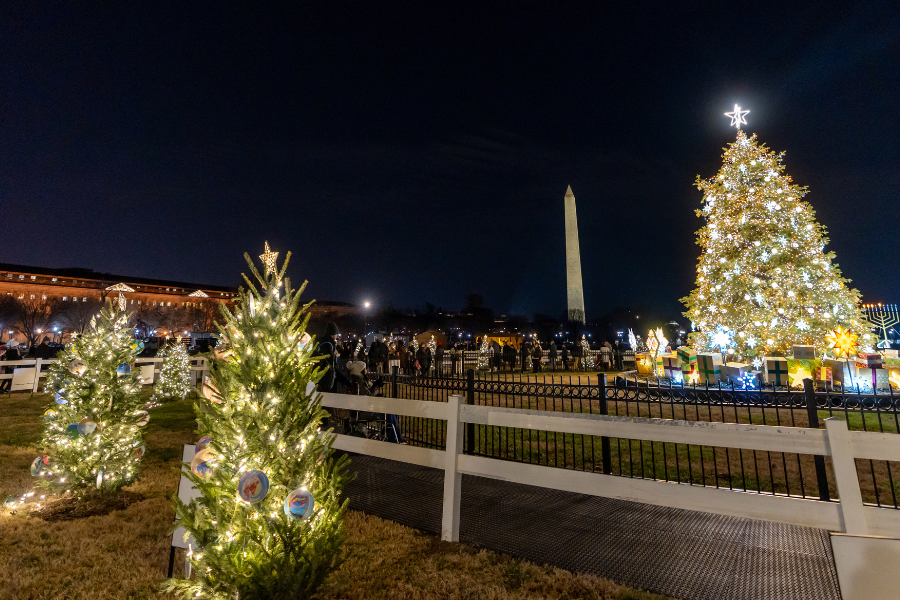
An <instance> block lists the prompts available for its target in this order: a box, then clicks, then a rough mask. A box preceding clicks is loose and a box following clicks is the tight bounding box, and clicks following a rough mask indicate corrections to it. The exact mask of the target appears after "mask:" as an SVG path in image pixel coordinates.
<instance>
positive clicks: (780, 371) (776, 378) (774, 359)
mask: <svg viewBox="0 0 900 600" xmlns="http://www.w3.org/2000/svg"><path fill="white" fill-rule="evenodd" d="M763 375H764V376H765V379H766V383H769V384H772V385H788V364H787V359H786V358H784V357H781V356H764V357H763Z"/></svg>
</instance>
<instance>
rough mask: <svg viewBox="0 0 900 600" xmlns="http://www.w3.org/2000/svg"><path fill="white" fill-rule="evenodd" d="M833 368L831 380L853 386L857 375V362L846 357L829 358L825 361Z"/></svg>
mask: <svg viewBox="0 0 900 600" xmlns="http://www.w3.org/2000/svg"><path fill="white" fill-rule="evenodd" d="M825 364H826V366H828V367H829V368H830V369H831V382H832V383H839V384H841V385H842V386H847V387H851V386H853V378H854V377H856V363H855V362H854V361H851V360H847V359H846V358H829V359H827V360H826V361H825Z"/></svg>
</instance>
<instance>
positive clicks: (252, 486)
mask: <svg viewBox="0 0 900 600" xmlns="http://www.w3.org/2000/svg"><path fill="white" fill-rule="evenodd" d="M268 493H269V478H268V477H266V474H265V473H263V472H262V471H260V470H258V469H254V470H252V471H248V472H246V473H244V474H243V475H241V479H240V481H239V482H238V495H239V496H240V497H241V500H243V501H244V502H249V503H250V504H256V503H257V502H262V501H263V499H264V498H265V497H266V494H268Z"/></svg>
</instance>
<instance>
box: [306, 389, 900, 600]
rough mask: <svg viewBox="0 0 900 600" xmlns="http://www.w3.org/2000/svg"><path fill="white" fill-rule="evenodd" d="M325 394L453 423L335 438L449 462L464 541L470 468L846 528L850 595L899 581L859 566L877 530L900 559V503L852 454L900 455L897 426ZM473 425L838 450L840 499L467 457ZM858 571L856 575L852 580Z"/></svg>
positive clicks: (842, 574) (446, 513) (446, 508)
mask: <svg viewBox="0 0 900 600" xmlns="http://www.w3.org/2000/svg"><path fill="white" fill-rule="evenodd" d="M322 396H323V400H322V404H323V406H326V407H331V408H343V409H349V410H362V411H369V412H376V413H388V414H396V415H406V416H410V417H423V418H428V419H439V420H443V421H446V422H447V442H446V448H447V449H446V451H444V450H432V449H428V448H417V447H413V446H404V445H398V444H391V443H388V442H381V441H374V440H368V439H363V438H358V437H350V436H346V435H336V436H335V440H334V448H337V449H339V450H345V451H348V452H356V453H360V454H367V455H370V456H376V457H381V458H386V459H390V460H396V461H401V462H406V463H411V464H415V465H421V466H426V467H433V468H438V469H443V470H444V500H443V517H442V526H441V538H442V539H443V540H447V541H458V540H459V515H460V488H461V485H462V475H463V474H467V475H475V476H478V477H488V478H493V479H501V480H504V481H511V482H516V483H522V484H526V485H533V486H540V487H545V488H551V489H556V490H564V491H569V492H577V493H580V494H589V495H593V496H601V497H606V498H616V499H621V500H629V501H633V502H642V503H645V504H653V505H657V506H668V507H673V508H679V509H686V510H696V511H703V512H709V513H715V514H720V515H728V516H733V517H744V518H750V519H760V520H765V521H774V522H779V523H788V524H792V525H801V526H805V527H815V528H819V529H825V530H828V531H832V532H840V533H843V534H848V536H845V537H844V538H843V539H840V540H837V541H835V540H836V538H832V540H833V546H834V548H835V559H836V563H837V568H838V576H839V579H840V581H841V588H842V593H843V596H844V598H845V600H849V599H850V598H863V597H880V596H872V595H871V593H872V590H871V589H869V588H866V587H865V586H867V585H887V583H886V578H887V579H890V578H891V577H892V576H893V577H895V578H898V582H896V583H897V584H900V577H898V576H897V575H896V574H895V572H896V571H897V570H896V569H893V570H892V572H891V573H889V574H885V573H880V574H878V576H877V577H875V578H874V580H873V579H872V578H870V577H869V576H868V574H865V573H863V574H862V575H860V571H859V570H860V569H868V568H870V567H868V566H867V565H868V564H874V563H871V561H870V562H869V563H866V562H860V561H859V560H858V557H859V556H860V552H863V553H865V551H866V550H865V549H866V548H867V547H869V546H868V545H870V544H874V543H875V542H874V540H877V539H878V538H876V537H871V536H882V537H883V538H892V539H891V540H890V541H891V542H892V543H893V544H892V545H891V546H890V548H889V549H887V550H885V548H884V546H883V544H882V545H881V546H880V547H879V550H878V553H879V556H883V555H884V554H883V553H884V552H889V553H892V554H890V556H894V557H897V558H900V541H898V538H900V510H895V509H886V508H877V507H874V506H868V505H865V504H864V503H863V501H862V494H861V491H860V487H859V479H858V476H857V471H856V463H855V460H854V459H856V458H861V459H871V460H881V461H885V460H888V461H900V435H897V434H890V433H874V432H862V431H849V430H848V429H847V424H846V422H845V421H841V420H839V419H834V418H831V419H826V421H825V425H826V428H825V429H808V428H799V427H773V426H763V425H742V424H737V423H707V422H700V421H673V420H664V419H647V418H640V417H616V416H605V415H592V414H580V413H562V412H550V411H536V410H523V409H514V408H501V407H495V406H473V405H466V404H465V399H464V398H463V397H462V396H450V398H449V401H448V402H446V403H442V402H427V401H420V400H400V399H394V398H375V397H368V396H349V395H345V394H330V393H326V394H323V395H322ZM465 423H475V424H480V425H492V426H502V427H515V428H520V429H532V430H537V431H548V432H558V433H573V434H583V435H593V436H609V437H617V438H626V439H633V440H644V441H657V442H670V443H676V444H691V445H702V446H714V447H720V448H735V449H742V450H764V451H769V452H787V453H800V454H812V455H822V456H830V457H831V460H832V465H833V470H834V477H835V481H836V484H837V489H838V496H839V497H840V501H839V502H822V501H819V500H815V499H807V498H792V497H787V496H776V495H772V494H765V493H758V492H744V491H733V490H726V489H720V488H712V487H705V486H698V485H686V484H680V483H670V482H663V481H654V480H645V479H632V478H628V477H617V476H614V475H604V474H600V473H587V472H581V471H573V470H567V469H561V468H554V467H545V466H539V465H531V464H523V463H516V462H511V461H505V460H498V459H494V458H487V457H482V456H471V455H466V454H463V429H464V427H463V425H464V424H465ZM860 544H862V546H860ZM848 548H852V550H848ZM846 557H851V558H853V557H856V558H853V560H856V562H857V563H860V564H856V563H854V564H853V565H851V564H850V562H849V561H850V558H846ZM848 569H849V571H848ZM879 578H880V579H879ZM851 579H852V580H853V581H854V582H855V583H853V584H850V583H845V582H849V581H850V580H851ZM876 580H877V581H876ZM891 581H892V580H891ZM891 585H894V583H891ZM878 589H881V588H878ZM897 589H900V588H897ZM855 592H858V593H857V594H855ZM867 594H868V596H867Z"/></svg>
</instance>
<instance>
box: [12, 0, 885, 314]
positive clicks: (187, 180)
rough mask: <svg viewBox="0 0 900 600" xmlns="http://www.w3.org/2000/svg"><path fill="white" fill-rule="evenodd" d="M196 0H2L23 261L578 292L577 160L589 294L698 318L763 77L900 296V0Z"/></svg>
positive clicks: (863, 272) (605, 305) (812, 181)
mask: <svg viewBox="0 0 900 600" xmlns="http://www.w3.org/2000/svg"><path fill="white" fill-rule="evenodd" d="M13 4H15V5H16V7H15V8H13V7H11V5H13ZM184 4H194V3H184V2H182V3H176V4H172V5H169V6H166V5H164V4H163V3H156V2H146V3H100V2H91V3H87V2H86V3H71V5H70V7H69V8H60V7H59V6H56V3H28V7H29V8H23V6H24V5H25V3H7V4H6V5H5V7H4V8H3V9H0V10H2V12H0V77H2V82H0V226H2V228H3V230H2V235H0V262H9V263H17V264H26V265H37V266H44V267H86V268H92V269H95V270H98V271H107V272H113V273H121V274H128V275H133V276H139V277H154V278H161V279H174V280H185V281H189V282H197V283H208V284H222V285H237V284H238V283H239V282H240V279H239V275H240V273H241V272H242V271H245V270H246V269H245V266H244V263H243V258H242V254H243V252H245V251H250V253H251V254H252V255H254V256H255V255H258V254H259V253H261V252H262V246H263V241H264V240H268V241H269V243H270V244H271V245H272V247H273V249H275V250H279V251H281V252H282V255H281V256H284V252H285V251H287V250H291V251H293V259H292V266H291V268H290V274H291V276H292V278H293V279H295V280H298V279H299V280H302V279H309V280H310V288H309V289H310V292H311V296H312V297H316V298H320V299H331V300H343V301H349V302H354V303H355V302H361V301H362V300H363V299H371V300H372V301H373V302H374V303H375V304H376V305H384V304H386V303H387V302H393V303H394V304H395V305H397V306H400V307H407V306H416V305H424V303H425V302H431V303H433V304H435V305H438V306H442V307H444V308H445V309H447V310H455V309H458V308H460V307H461V306H462V305H463V304H464V302H465V300H464V299H465V296H466V294H469V293H473V292H477V293H481V294H483V295H484V297H485V300H486V304H487V305H488V306H490V307H492V308H494V309H495V310H496V311H497V312H501V313H504V312H510V313H517V314H527V315H531V314H533V313H535V312H544V313H548V314H551V315H554V316H556V315H560V314H561V313H562V312H563V311H564V310H565V263H564V261H565V256H564V252H565V243H564V238H563V227H564V224H563V196H564V193H565V190H566V186H567V185H570V184H571V186H572V189H573V191H574V193H575V197H576V199H577V203H578V221H579V229H580V241H581V260H582V269H583V278H584V286H585V305H586V313H587V316H588V318H590V317H592V316H597V315H598V314H600V313H602V312H606V311H607V310H609V309H612V308H613V307H615V306H620V305H638V304H643V305H647V306H651V307H654V308H656V309H659V310H667V311H671V313H672V316H679V315H680V313H681V311H682V310H683V308H682V307H681V305H680V304H679V303H678V299H679V298H681V297H683V296H684V295H686V294H687V293H688V292H689V291H690V289H691V288H692V287H693V282H694V273H695V267H696V260H697V256H698V254H699V247H698V246H696V245H695V244H694V239H695V236H694V234H695V231H696V230H697V229H698V228H699V227H700V226H701V221H700V219H698V218H697V217H696V216H695V215H694V209H696V208H698V207H699V206H700V193H699V192H698V191H697V189H696V188H695V187H694V186H693V182H694V179H695V177H696V176H697V175H698V174H701V175H703V176H704V177H709V176H712V175H713V174H715V173H716V171H717V170H718V168H719V164H720V157H721V153H722V148H723V147H724V146H725V145H726V144H727V143H728V142H730V141H732V140H733V139H734V129H733V128H730V127H729V119H728V118H726V117H725V116H724V115H723V113H724V112H725V111H730V110H731V109H732V107H733V105H734V104H735V103H739V104H740V105H741V106H742V107H743V108H746V109H749V110H750V111H751V112H750V114H749V115H748V116H747V120H748V123H749V124H748V125H747V126H745V127H746V130H747V131H749V132H754V133H757V134H759V136H760V138H761V140H762V141H763V142H764V143H765V144H766V145H768V146H769V147H770V148H772V149H773V150H777V151H782V150H783V151H786V152H787V156H786V165H787V171H788V173H789V174H791V175H792V176H793V178H794V181H795V182H796V183H799V184H801V185H808V186H809V187H810V191H811V193H810V195H808V196H807V198H806V199H807V200H809V201H810V202H811V203H812V204H813V207H814V208H815V209H816V210H817V213H818V218H819V220H820V221H821V222H822V223H823V224H825V226H826V227H827V228H828V229H829V232H830V238H831V243H830V245H829V246H828V248H829V249H832V250H834V251H835V252H837V262H838V263H839V264H840V266H841V268H842V269H843V271H844V275H845V276H846V277H849V278H850V279H852V280H853V285H854V286H856V287H858V288H859V289H860V290H861V291H862V293H863V296H864V299H865V300H866V301H875V302H879V301H883V302H898V301H900V293H898V291H900V270H898V268H897V266H896V260H895V257H896V254H897V250H896V248H897V241H896V240H895V239H894V238H895V231H896V227H897V224H898V222H900V220H898V217H900V150H898V147H900V143H898V133H900V111H898V107H900V101H898V100H900V98H898V96H900V10H898V8H897V4H896V2H884V3H881V4H867V3H862V2H854V3H841V4H840V5H838V4H836V5H835V6H828V5H827V4H826V3H817V2H807V3H802V4H803V5H802V6H798V7H797V8H793V9H786V8H784V6H783V4H785V3H778V4H773V5H771V6H764V5H761V4H755V3H750V4H741V3H737V4H735V3H718V6H719V8H717V9H716V10H715V11H712V12H710V11H708V10H703V9H701V8H695V9H692V8H689V7H687V6H686V5H684V4H679V3H666V4H659V5H658V6H659V8H657V9H654V7H653V5H649V4H648V5H646V6H644V7H642V8H637V6H638V5H637V4H632V3H618V4H616V3H608V2H602V3H601V2H591V3H588V2H585V3H569V2H552V3H547V4H537V3H528V2H509V3H501V2H491V3H488V2H478V3H473V4H471V5H464V4H457V3H452V2H451V3H431V2H418V3H410V4H407V5H404V6H401V5H399V4H395V3H362V2H318V3H309V2H306V3H290V5H291V6H292V8H290V9H276V8H270V7H267V4H268V3H262V4H257V3H235V2H221V3H211V2H210V3H197V4H202V5H203V7H204V9H203V10H201V9H197V10H194V11H192V12H188V11H186V10H185V9H184V7H183V6H182V5H184ZM251 4H252V5H254V7H255V8H254V7H251ZM300 4H303V5H306V6H304V8H303V9H298V8H296V6H295V5H300ZM575 4H578V5H580V6H581V7H583V8H585V7H596V10H580V9H575V8H572V6H571V5H575ZM704 4H707V3H704ZM797 4H800V3H797ZM562 5H569V6H568V7H565V6H562ZM76 6H78V7H77V8H76ZM632 6H634V7H635V8H631V7H632Z"/></svg>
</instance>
